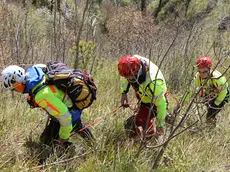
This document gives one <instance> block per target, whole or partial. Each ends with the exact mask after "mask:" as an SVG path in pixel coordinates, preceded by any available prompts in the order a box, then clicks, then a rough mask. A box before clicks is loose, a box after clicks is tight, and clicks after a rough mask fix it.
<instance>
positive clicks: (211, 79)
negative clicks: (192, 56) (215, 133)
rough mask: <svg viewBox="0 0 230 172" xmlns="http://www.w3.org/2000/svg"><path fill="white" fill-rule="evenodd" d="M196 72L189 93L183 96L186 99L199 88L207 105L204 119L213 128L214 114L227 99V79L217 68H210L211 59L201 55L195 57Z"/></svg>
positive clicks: (228, 95)
mask: <svg viewBox="0 0 230 172" xmlns="http://www.w3.org/2000/svg"><path fill="white" fill-rule="evenodd" d="M196 67H197V69H198V72H197V73H196V75H195V77H194V79H193V82H192V87H191V88H190V93H189V95H188V96H187V97H186V98H185V101H188V100H189V99H190V97H191V95H192V94H193V93H194V92H195V91H196V89H197V88H200V92H199V95H200V97H203V98H204V99H205V103H206V106H207V114H206V121H207V124H208V125H209V126H210V127H211V128H214V127H215V126H216V115H217V114H218V113H219V112H220V110H221V109H222V108H223V107H224V105H225V104H226V103H227V102H228V101H229V97H230V93H229V86H228V82H227V79H226V78H225V77H224V76H223V75H222V74H221V73H220V72H218V71H217V70H212V59H211V58H209V57H206V56H201V57H199V58H198V59H197V62H196Z"/></svg>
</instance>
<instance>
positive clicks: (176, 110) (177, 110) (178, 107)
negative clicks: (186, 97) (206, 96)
mask: <svg viewBox="0 0 230 172" xmlns="http://www.w3.org/2000/svg"><path fill="white" fill-rule="evenodd" d="M180 108H181V107H180V104H179V103H178V104H177V106H176V107H175V108H174V109H173V113H179V112H180Z"/></svg>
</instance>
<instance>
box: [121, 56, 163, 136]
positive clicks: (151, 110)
mask: <svg viewBox="0 0 230 172" xmlns="http://www.w3.org/2000/svg"><path fill="white" fill-rule="evenodd" d="M118 71H119V74H120V76H122V77H123V79H122V86H121V105H122V106H124V107H126V105H127V104H128V97H127V93H128V91H129V88H130V86H131V87H132V88H133V89H134V90H135V93H136V97H137V99H138V100H139V107H138V109H137V110H136V111H135V114H134V115H132V116H130V117H129V118H128V119H127V120H126V121H125V129H126V133H127V134H128V136H129V137H135V136H138V135H141V134H143V131H146V133H145V136H146V137H148V136H149V137H150V136H152V135H153V134H157V135H162V134H164V129H163V126H164V125H165V117H166V107H167V101H166V92H167V87H166V83H165V79H164V76H163V74H162V73H161V71H160V70H159V68H158V67H157V66H156V65H155V64H154V63H152V62H151V61H150V60H149V59H147V58H145V57H141V56H139V55H133V56H131V55H127V56H124V57H122V58H121V59H120V60H119V63H118ZM149 114H150V116H149ZM155 117H156V118H155ZM154 124H156V127H155V126H154ZM155 128H156V130H155Z"/></svg>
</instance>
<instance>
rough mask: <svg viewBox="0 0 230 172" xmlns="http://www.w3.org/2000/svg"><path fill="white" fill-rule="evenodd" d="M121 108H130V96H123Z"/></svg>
mask: <svg viewBox="0 0 230 172" xmlns="http://www.w3.org/2000/svg"><path fill="white" fill-rule="evenodd" d="M121 106H123V107H128V96H127V94H125V93H123V94H122V95H121Z"/></svg>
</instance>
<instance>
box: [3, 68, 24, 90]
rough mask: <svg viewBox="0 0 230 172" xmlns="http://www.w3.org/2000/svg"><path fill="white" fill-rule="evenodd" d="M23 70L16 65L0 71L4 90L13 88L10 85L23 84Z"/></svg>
mask: <svg viewBox="0 0 230 172" xmlns="http://www.w3.org/2000/svg"><path fill="white" fill-rule="evenodd" d="M25 80H26V74H25V70H24V69H23V68H21V67H19V66H17V65H10V66H8V67H6V68H5V69H4V70H3V71H2V81H3V85H4V87H5V88H13V87H12V85H11V84H12V83H14V82H19V83H25Z"/></svg>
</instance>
